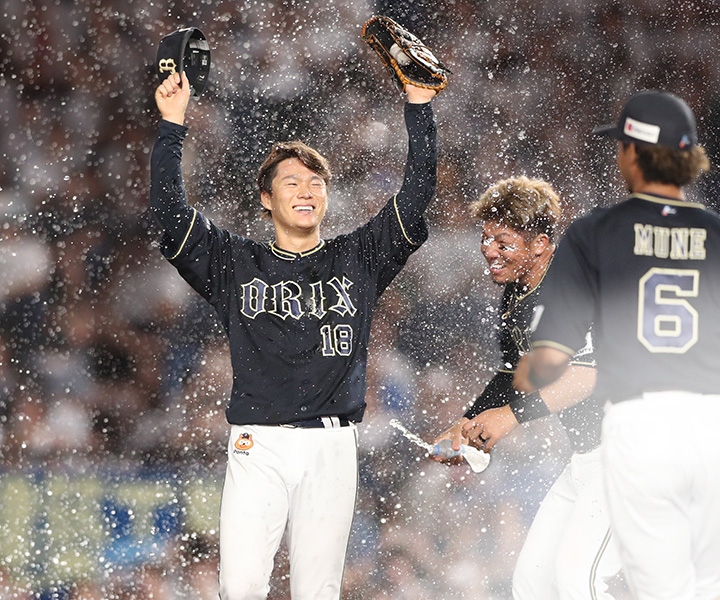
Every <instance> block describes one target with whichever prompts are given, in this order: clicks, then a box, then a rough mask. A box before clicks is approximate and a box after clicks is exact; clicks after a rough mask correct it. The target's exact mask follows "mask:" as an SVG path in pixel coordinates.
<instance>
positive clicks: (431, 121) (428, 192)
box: [397, 102, 438, 223]
mask: <svg viewBox="0 0 720 600" xmlns="http://www.w3.org/2000/svg"><path fill="white" fill-rule="evenodd" d="M405 124H406V126H407V132H408V142H409V144H408V145H409V147H408V157H407V162H406V164H405V178H404V180H403V185H402V188H401V189H400V192H399V193H398V195H397V204H398V210H399V211H400V216H401V218H402V220H403V222H405V223H411V222H414V221H415V220H417V219H419V218H420V217H421V216H422V214H423V212H425V209H426V208H427V207H428V205H429V204H430V201H431V200H432V199H433V197H434V196H435V191H436V189H437V154H438V151H437V127H436V126H435V118H434V116H433V109H432V104H431V103H429V102H428V103H426V104H410V103H407V104H405Z"/></svg>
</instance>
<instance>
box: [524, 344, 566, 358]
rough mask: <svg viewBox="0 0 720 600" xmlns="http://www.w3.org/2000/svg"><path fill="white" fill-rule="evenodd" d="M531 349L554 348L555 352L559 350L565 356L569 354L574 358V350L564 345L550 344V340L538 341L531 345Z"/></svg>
mask: <svg viewBox="0 0 720 600" xmlns="http://www.w3.org/2000/svg"><path fill="white" fill-rule="evenodd" d="M532 347H533V349H534V348H543V347H546V348H555V350H560V352H564V353H565V354H569V355H570V357H571V358H572V357H573V356H575V350H573V349H572V348H570V347H569V346H565V345H564V344H558V343H557V342H551V341H550V340H538V341H537V342H533V343H532Z"/></svg>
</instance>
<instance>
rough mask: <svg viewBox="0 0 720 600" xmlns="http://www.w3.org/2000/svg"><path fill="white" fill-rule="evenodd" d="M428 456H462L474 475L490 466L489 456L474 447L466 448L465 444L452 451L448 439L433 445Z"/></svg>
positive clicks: (450, 441)
mask: <svg viewBox="0 0 720 600" xmlns="http://www.w3.org/2000/svg"><path fill="white" fill-rule="evenodd" d="M430 455H431V456H438V457H440V458H453V457H455V456H462V457H463V458H464V459H465V460H466V461H467V463H468V464H469V465H470V468H471V469H472V470H473V472H475V473H480V472H481V471H484V470H485V469H487V466H488V465H489V464H490V455H489V454H487V453H485V452H482V451H481V450H478V449H477V448H475V447H474V446H466V445H465V444H462V445H461V446H460V450H453V447H452V440H449V439H444V440H440V441H439V442H438V443H437V444H435V445H434V446H433V447H432V450H431V451H430Z"/></svg>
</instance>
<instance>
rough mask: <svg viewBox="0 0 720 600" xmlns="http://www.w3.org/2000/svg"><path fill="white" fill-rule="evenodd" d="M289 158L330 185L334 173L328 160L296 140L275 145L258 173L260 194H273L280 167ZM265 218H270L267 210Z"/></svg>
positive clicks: (264, 212) (264, 211) (264, 213)
mask: <svg viewBox="0 0 720 600" xmlns="http://www.w3.org/2000/svg"><path fill="white" fill-rule="evenodd" d="M288 158H297V159H298V160H299V161H300V162H301V163H302V164H304V165H305V166H306V167H307V168H308V169H310V170H311V171H313V172H315V173H317V174H318V175H320V177H322V179H323V181H325V185H328V184H329V183H330V178H331V177H332V173H331V172H330V165H329V164H328V161H327V159H326V158H325V157H324V156H323V155H322V154H320V153H319V152H318V151H317V150H315V149H314V148H311V147H310V146H308V145H307V144H304V143H303V142H300V141H298V140H294V141H292V142H282V143H275V144H273V146H272V149H271V150H270V154H268V155H267V158H265V161H264V162H263V164H262V166H261V167H260V170H259V171H258V176H257V184H258V187H259V188H260V192H267V193H268V194H272V183H273V179H275V175H276V174H277V167H278V165H279V164H280V163H281V162H282V161H284V160H287V159H288ZM262 214H263V215H264V216H268V217H269V216H270V214H271V212H270V211H269V210H267V209H266V208H263V209H262Z"/></svg>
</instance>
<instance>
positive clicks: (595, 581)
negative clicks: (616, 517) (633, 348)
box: [435, 177, 620, 600]
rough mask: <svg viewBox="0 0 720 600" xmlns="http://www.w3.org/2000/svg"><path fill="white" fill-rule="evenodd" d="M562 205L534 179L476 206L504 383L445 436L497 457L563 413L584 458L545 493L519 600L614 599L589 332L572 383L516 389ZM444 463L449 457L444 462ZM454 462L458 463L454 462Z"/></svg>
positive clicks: (521, 568)
mask: <svg viewBox="0 0 720 600" xmlns="http://www.w3.org/2000/svg"><path fill="white" fill-rule="evenodd" d="M560 212H561V211H560V202H559V198H558V196H557V194H556V193H555V191H554V190H553V189H552V187H551V186H550V184H548V183H547V182H545V181H540V180H537V179H529V178H527V177H514V178H510V179H505V180H503V181H500V182H498V183H496V184H495V185H493V186H491V187H490V188H489V189H487V190H486V191H485V192H484V193H483V194H482V195H481V196H480V199H479V200H477V201H476V202H474V203H473V204H472V205H471V213H472V216H473V217H474V219H475V220H476V221H477V222H478V223H481V224H482V232H483V233H482V240H481V244H482V252H483V255H484V256H485V259H486V260H487V263H488V267H489V270H490V276H491V277H492V279H493V281H494V282H495V283H497V284H499V285H503V286H504V293H503V297H502V302H501V306H500V322H499V329H498V339H499V343H500V350H501V353H502V359H501V365H500V367H499V368H498V370H497V373H496V374H495V376H494V377H493V378H492V379H491V380H490V381H489V382H488V384H487V386H486V387H485V389H484V390H483V392H482V393H481V394H480V396H479V397H478V398H477V400H476V401H475V403H474V404H473V406H472V407H471V408H470V409H469V410H468V411H467V412H466V413H465V415H464V417H463V418H462V419H460V421H458V423H456V424H455V425H454V426H453V427H451V428H450V429H449V430H447V431H446V432H444V433H443V434H441V435H440V436H439V437H438V438H437V439H436V440H435V442H436V443H438V442H439V441H440V440H441V439H443V438H449V439H451V440H452V441H453V448H455V449H456V450H457V449H458V448H459V447H460V443H461V442H465V443H467V442H469V443H471V444H473V445H477V446H479V447H483V448H484V449H485V451H486V452H489V451H490V450H491V449H492V448H493V447H494V446H495V444H496V443H498V441H500V440H501V439H502V438H503V437H504V436H506V435H507V434H508V433H510V432H511V431H512V430H513V429H514V428H515V427H517V425H518V424H519V423H524V422H527V421H530V420H533V419H538V418H542V417H545V416H546V415H549V414H551V413H558V416H559V418H560V422H561V423H562V424H563V426H564V427H565V429H566V431H567V433H568V437H569V439H570V442H571V444H572V446H573V448H574V451H575V452H574V454H573V456H572V457H571V459H570V463H569V464H568V465H567V467H566V468H565V470H564V471H563V473H562V474H561V475H560V477H559V478H558V479H557V481H556V482H555V483H554V484H553V486H552V487H551V488H550V490H549V491H548V493H547V495H546V496H545V498H544V500H543V502H542V504H541V506H540V508H539V510H538V512H537V515H536V517H535V519H534V521H533V524H532V526H531V527H530V531H529V532H528V536H527V539H526V541H525V544H524V546H523V549H522V551H521V552H520V556H519V557H518V562H517V564H516V567H515V572H514V574H513V587H512V591H513V598H515V599H516V600H531V599H534V600H548V599H553V598H559V599H563V600H568V599H573V600H590V599H594V598H610V597H611V596H610V595H609V594H608V592H607V588H608V586H607V581H608V579H609V578H611V577H613V576H615V575H616V574H617V572H618V571H619V569H620V564H619V559H618V557H617V553H616V552H615V550H614V546H613V544H612V541H611V538H610V533H609V520H608V517H607V514H606V508H605V502H604V496H603V490H602V477H601V476H602V472H601V469H600V449H599V443H600V421H601V411H602V409H601V405H599V404H598V401H597V400H596V399H595V398H592V397H590V395H591V392H592V389H593V386H594V384H595V369H594V358H593V354H592V345H591V343H590V339H589V334H588V330H587V329H586V332H585V333H586V337H587V339H586V345H585V346H584V347H583V348H582V350H581V351H579V352H577V353H576V354H575V356H574V357H573V359H572V361H571V365H572V366H571V367H570V369H569V370H568V372H567V373H566V374H565V375H564V376H563V378H562V379H561V380H560V381H558V382H556V383H555V384H554V385H552V386H548V387H546V388H543V389H541V390H540V392H539V393H533V394H520V393H518V392H517V391H516V390H515V389H514V388H513V385H512V380H513V374H514V371H515V366H516V365H517V363H518V360H519V359H520V356H521V355H522V354H523V353H525V352H528V351H529V350H530V346H529V343H530V324H531V321H532V316H533V310H534V309H535V305H536V303H537V299H538V294H539V293H540V289H541V287H542V286H543V281H544V277H545V273H546V271H547V268H548V266H549V265H550V263H551V261H552V260H553V253H554V251H555V234H556V232H555V229H556V225H557V221H558V220H559V218H560ZM436 460H439V459H436ZM449 462H457V460H452V461H449Z"/></svg>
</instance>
